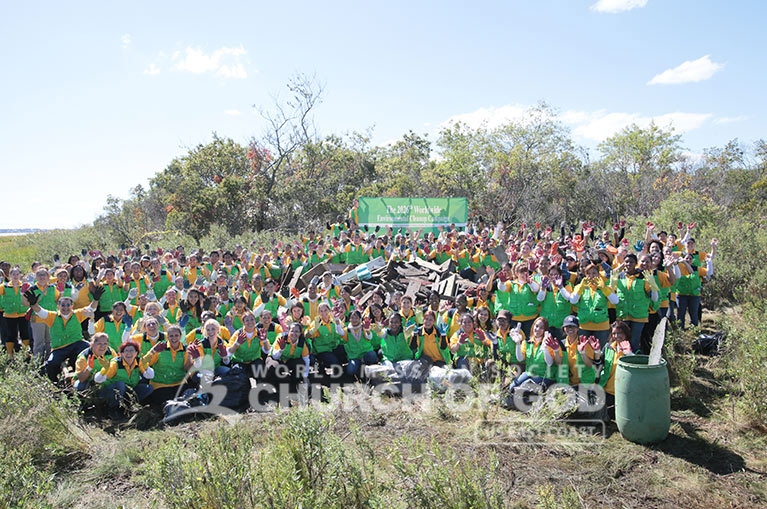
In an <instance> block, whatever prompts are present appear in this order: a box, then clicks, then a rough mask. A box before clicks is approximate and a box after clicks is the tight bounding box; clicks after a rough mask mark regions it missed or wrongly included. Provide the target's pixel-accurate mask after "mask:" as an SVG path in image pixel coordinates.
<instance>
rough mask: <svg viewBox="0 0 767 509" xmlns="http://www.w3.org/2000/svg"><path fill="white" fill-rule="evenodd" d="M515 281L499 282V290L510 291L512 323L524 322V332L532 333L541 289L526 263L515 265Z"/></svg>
mask: <svg viewBox="0 0 767 509" xmlns="http://www.w3.org/2000/svg"><path fill="white" fill-rule="evenodd" d="M514 274H515V276H516V278H515V279H514V281H506V283H505V284H501V283H500V282H499V284H498V292H501V293H504V292H509V311H511V314H512V325H513V326H516V325H517V323H521V324H522V332H524V333H525V335H526V336H528V335H530V328H531V327H532V325H533V321H534V320H535V318H536V317H537V316H538V290H539V289H540V288H539V286H538V283H536V282H535V281H534V280H533V279H532V278H531V277H530V269H529V268H528V266H527V264H525V263H522V262H520V263H517V265H515V266H514Z"/></svg>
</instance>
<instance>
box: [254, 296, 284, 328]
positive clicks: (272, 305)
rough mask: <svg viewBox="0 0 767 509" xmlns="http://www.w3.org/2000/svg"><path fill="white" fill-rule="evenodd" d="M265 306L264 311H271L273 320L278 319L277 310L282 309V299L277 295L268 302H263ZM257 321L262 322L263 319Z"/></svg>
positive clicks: (258, 318) (259, 318)
mask: <svg viewBox="0 0 767 509" xmlns="http://www.w3.org/2000/svg"><path fill="white" fill-rule="evenodd" d="M262 304H264V309H263V310H264V311H269V312H270V313H272V318H277V310H278V309H280V299H279V298H278V297H277V294H276V293H275V294H274V295H272V298H271V299H269V301H268V302H262ZM257 321H258V322H260V321H261V317H260V316H259V317H257Z"/></svg>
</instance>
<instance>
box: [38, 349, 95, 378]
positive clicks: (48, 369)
mask: <svg viewBox="0 0 767 509" xmlns="http://www.w3.org/2000/svg"><path fill="white" fill-rule="evenodd" d="M88 346H90V345H89V344H88V342H87V341H83V340H80V341H75V342H74V343H71V344H69V345H67V346H62V347H61V348H57V349H56V350H54V351H52V352H51V355H50V356H49V357H48V360H47V361H45V365H44V366H43V368H44V369H45V374H46V375H48V378H50V379H51V382H54V383H56V381H57V380H58V379H59V375H60V374H61V365H62V364H64V361H69V365H70V366H72V367H74V365H75V361H76V360H77V356H78V355H79V354H80V352H82V351H83V350H85V349H86V348H88Z"/></svg>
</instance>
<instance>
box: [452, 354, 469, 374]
mask: <svg viewBox="0 0 767 509" xmlns="http://www.w3.org/2000/svg"><path fill="white" fill-rule="evenodd" d="M455 367H456V369H468V370H470V371H471V366H470V364H469V358H468V357H458V359H457V360H456V361H455Z"/></svg>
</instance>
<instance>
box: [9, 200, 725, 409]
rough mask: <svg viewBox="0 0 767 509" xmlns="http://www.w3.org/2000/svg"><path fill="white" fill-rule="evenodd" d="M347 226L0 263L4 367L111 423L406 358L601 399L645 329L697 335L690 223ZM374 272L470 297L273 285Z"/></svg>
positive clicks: (349, 222)
mask: <svg viewBox="0 0 767 509" xmlns="http://www.w3.org/2000/svg"><path fill="white" fill-rule="evenodd" d="M355 218H356V216H355V215H354V212H353V211H352V213H351V214H350V217H349V219H346V220H343V218H341V217H339V218H338V220H337V222H335V223H334V224H329V223H328V224H327V225H326V229H324V230H322V231H306V232H305V233H304V234H302V235H300V236H299V238H297V239H294V240H291V241H284V242H276V243H274V244H273V245H270V246H256V245H250V246H246V247H243V246H239V245H238V246H222V248H223V249H217V250H213V251H210V252H203V251H201V250H200V251H196V252H189V253H187V252H185V250H184V249H183V247H181V246H179V247H177V248H176V249H167V250H166V249H162V248H159V247H155V248H147V246H144V250H143V252H142V251H141V250H139V249H137V248H128V249H124V250H121V251H119V252H116V253H108V254H105V253H102V252H101V251H90V252H89V251H87V250H85V249H83V250H82V252H81V253H80V254H77V255H72V256H69V258H68V259H66V260H60V259H59V258H58V257H56V258H55V260H54V263H53V265H46V264H43V263H34V264H33V265H32V266H31V267H20V266H18V265H14V264H13V261H12V260H11V261H3V262H0V276H1V277H2V278H3V281H2V282H3V284H2V286H0V312H2V320H1V321H0V324H1V328H0V333H1V334H2V340H3V342H4V344H5V351H6V354H7V355H8V356H11V357H14V358H16V359H19V360H20V359H26V360H27V361H31V362H38V363H39V364H40V366H41V372H42V373H44V375H46V376H47V377H49V378H50V380H51V381H53V382H54V383H57V384H63V385H69V386H70V387H72V390H75V391H77V392H79V393H81V394H88V395H90V396H93V397H94V398H96V399H99V400H101V401H102V402H103V403H104V404H105V405H106V407H107V408H108V409H109V411H110V412H111V416H112V418H115V419H118V418H121V416H122V415H123V412H124V408H125V403H126V401H127V399H128V398H129V397H131V398H134V399H135V400H137V401H139V402H149V403H155V404H163V403H164V402H165V401H168V400H171V399H173V398H174V397H176V396H177V395H178V394H180V393H182V392H183V390H184V389H187V388H192V389H194V388H195V387H199V384H200V383H201V382H202V380H204V379H206V377H207V379H211V378H216V377H225V376H226V375H227V373H228V372H230V370H232V369H238V370H241V371H244V372H245V373H246V374H247V375H248V376H250V377H251V378H254V379H256V380H257V381H258V382H266V383H270V382H275V381H278V380H281V381H285V382H286V383H287V384H288V386H289V387H290V388H292V389H295V388H297V387H298V386H299V384H302V383H307V382H309V381H310V380H311V377H313V376H316V374H317V373H326V372H328V370H330V371H333V370H335V372H337V373H341V374H342V376H343V377H345V379H346V380H350V381H354V380H359V379H364V376H365V375H364V373H365V370H364V369H363V366H365V365H375V364H381V365H383V366H390V367H391V366H396V365H397V363H400V362H402V361H406V360H415V359H420V360H423V361H425V362H429V363H432V364H434V365H435V366H439V367H444V368H448V369H451V368H452V369H470V370H473V371H474V372H475V373H476V372H480V373H484V374H486V375H487V376H497V374H498V373H509V372H511V368H513V367H515V366H516V367H517V371H516V372H515V373H514V376H513V378H512V380H511V384H510V387H511V388H510V390H513V389H514V388H515V387H519V386H520V385H522V384H523V383H526V382H528V383H529V382H532V383H536V384H538V385H540V386H542V387H544V388H546V387H548V386H550V385H552V384H555V383H561V384H567V385H573V386H577V385H583V384H597V385H599V386H601V387H602V388H603V389H604V391H605V392H606V393H607V394H612V393H613V383H614V382H613V378H614V373H615V368H616V365H617V362H616V361H617V359H618V358H619V357H620V356H622V355H626V354H629V353H632V352H633V353H639V352H642V353H648V351H649V346H650V342H651V338H652V335H653V332H654V330H655V328H656V327H657V325H658V323H659V322H660V320H661V318H663V317H666V318H668V319H669V323H670V324H671V325H672V326H676V327H685V325H686V324H687V322H688V320H689V323H691V324H692V325H698V323H699V321H700V313H701V305H700V298H701V297H700V296H701V287H702V284H703V282H704V281H705V280H706V279H707V278H710V277H711V276H712V275H713V270H714V269H713V260H714V258H715V255H716V246H717V241H716V239H712V240H711V243H710V250H709V251H708V252H703V251H699V250H698V244H697V243H696V241H695V239H694V237H693V234H694V231H695V225H694V224H689V225H683V224H682V223H679V224H677V225H673V229H672V231H668V232H667V231H661V229H660V228H658V227H656V226H655V225H653V224H652V223H647V226H646V229H645V230H644V231H643V232H641V235H640V238H636V239H633V243H632V241H630V240H629V239H628V238H627V236H626V232H625V224H624V223H623V222H620V223H616V224H614V225H611V226H609V227H608V228H607V229H606V230H604V231H599V232H597V231H595V225H594V224H593V223H591V222H584V223H582V224H580V225H577V227H576V226H575V225H562V226H561V227H558V228H553V227H551V226H542V225H541V224H538V223H536V224H535V225H525V224H522V225H515V226H514V227H512V226H511V225H508V224H503V223H499V224H497V225H489V224H485V223H484V221H482V219H481V218H480V220H479V221H478V222H477V224H474V225H473V226H469V227H468V228H464V229H457V228H455V227H454V226H453V227H451V226H446V227H439V228H438V229H435V231H429V232H426V233H425V232H423V231H422V230H418V231H413V230H411V229H401V230H399V229H398V230H392V229H391V228H390V227H383V228H381V227H375V228H372V227H367V226H362V227H360V226H358V225H357V224H356V222H355ZM499 247H500V248H501V249H500V250H499V249H498V248H499ZM378 257H382V258H383V259H384V260H386V261H387V262H390V263H401V262H407V261H411V260H413V259H414V258H416V257H418V258H422V259H423V260H426V261H430V262H433V263H435V264H440V265H442V264H444V263H445V262H447V261H450V260H452V262H453V263H452V267H453V270H454V271H455V272H456V273H457V274H459V275H460V276H461V277H462V278H464V279H466V280H469V281H471V282H472V284H471V285H469V288H468V290H467V291H465V292H463V293H461V294H459V295H457V296H456V297H454V298H453V297H450V296H443V295H440V294H439V293H437V292H436V291H431V293H430V294H429V298H428V300H426V301H423V302H420V301H418V299H416V301H415V302H414V299H413V298H412V297H411V296H410V295H403V294H402V293H401V292H397V291H394V292H387V291H386V290H385V288H384V287H382V286H379V287H377V288H375V289H374V292H373V294H372V295H371V296H369V298H367V299H366V300H365V302H364V303H363V304H360V296H361V295H352V294H351V292H350V290H349V287H348V286H345V285H342V284H341V283H340V282H339V279H338V277H337V275H333V274H332V273H330V272H327V273H325V274H323V275H321V276H320V277H316V278H315V279H313V280H312V281H310V282H309V283H308V285H306V288H305V289H303V286H302V289H303V291H299V289H298V288H292V287H289V279H288V278H283V277H282V276H283V274H284V273H285V272H286V271H290V269H297V268H299V267H300V266H304V268H305V269H308V268H310V267H313V266H315V265H317V264H320V263H322V262H326V261H327V262H331V263H346V264H348V265H350V266H355V265H359V264H364V263H366V262H368V261H370V260H373V259H375V258H378ZM366 291H367V288H366ZM67 364H68V365H69V368H70V369H69V370H65V365H67ZM63 373H67V376H62V375H63Z"/></svg>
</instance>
